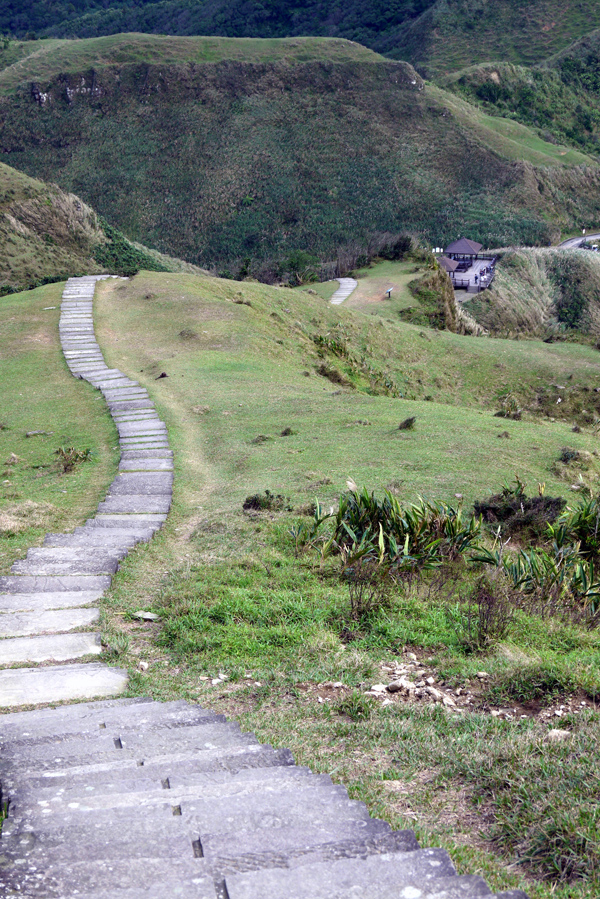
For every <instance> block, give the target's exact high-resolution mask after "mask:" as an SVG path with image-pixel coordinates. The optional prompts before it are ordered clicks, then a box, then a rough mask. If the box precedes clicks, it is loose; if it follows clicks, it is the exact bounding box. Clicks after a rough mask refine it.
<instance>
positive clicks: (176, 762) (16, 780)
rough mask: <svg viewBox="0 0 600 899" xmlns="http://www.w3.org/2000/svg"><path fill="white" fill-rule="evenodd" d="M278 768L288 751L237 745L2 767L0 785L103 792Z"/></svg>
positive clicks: (289, 761) (286, 759)
mask: <svg viewBox="0 0 600 899" xmlns="http://www.w3.org/2000/svg"><path fill="white" fill-rule="evenodd" d="M278 765H293V758H292V756H291V753H290V751H289V750H288V749H277V750H275V749H273V748H272V747H271V746H264V745H262V746H261V745H260V744H258V743H257V744H254V745H251V746H248V745H247V744H244V743H243V742H241V743H240V744H239V745H238V746H227V747H226V748H223V747H219V746H216V747H214V748H213V749H205V750H203V751H202V752H201V753H194V752H177V753H172V752H171V753H167V754H165V755H162V756H154V757H152V758H148V757H144V756H142V757H141V758H137V759H135V758H124V757H123V756H122V755H121V756H120V757H118V756H115V758H114V759H113V760H111V761H105V762H94V763H93V764H85V763H84V764H83V765H79V766H78V765H75V766H73V765H66V766H65V767H64V768H61V767H60V766H59V763H57V766H56V767H54V768H52V770H51V771H45V770H39V771H38V770H36V769H35V768H34V767H33V768H30V769H28V770H27V771H25V772H24V771H23V769H20V768H19V767H18V766H15V768H14V773H12V772H11V770H9V768H8V767H6V768H5V769H4V770H3V772H2V783H3V784H4V785H5V786H6V788H7V789H9V790H17V789H18V788H19V786H20V784H22V783H23V781H24V777H25V775H26V779H27V785H28V788H30V789H31V790H34V789H38V788H39V789H45V788H46V787H47V786H48V783H50V782H51V783H52V784H59V785H61V786H62V787H66V786H69V788H75V787H76V786H77V785H79V786H81V787H82V788H83V787H86V786H89V787H92V786H98V787H99V788H100V789H104V787H105V785H106V783H107V782H110V781H111V780H115V781H118V782H120V783H122V784H125V783H130V784H132V785H135V784H137V783H141V782H146V781H151V782H152V783H154V782H155V781H156V779H157V778H158V779H160V780H161V781H162V780H166V779H167V778H169V777H170V776H172V774H173V772H174V771H175V770H177V771H178V772H179V773H182V772H185V771H189V772H193V773H210V772H217V771H230V772H231V773H232V774H234V773H236V772H237V771H242V770H245V769H247V768H268V767H276V766H278Z"/></svg>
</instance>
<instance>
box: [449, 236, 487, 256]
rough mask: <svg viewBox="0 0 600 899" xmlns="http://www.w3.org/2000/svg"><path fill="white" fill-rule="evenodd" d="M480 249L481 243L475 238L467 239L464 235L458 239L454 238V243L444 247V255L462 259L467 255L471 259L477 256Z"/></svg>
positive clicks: (481, 247)
mask: <svg viewBox="0 0 600 899" xmlns="http://www.w3.org/2000/svg"><path fill="white" fill-rule="evenodd" d="M482 249H483V244H480V243H477V241H475V240H469V239H468V238H466V237H461V238H460V239H459V240H455V241H454V243H451V244H450V246H449V247H446V256H448V257H449V258H450V259H456V257H457V256H458V257H459V258H461V259H464V258H465V257H466V256H469V257H470V258H471V259H472V258H473V257H474V256H477V254H478V253H480V252H481V250H482Z"/></svg>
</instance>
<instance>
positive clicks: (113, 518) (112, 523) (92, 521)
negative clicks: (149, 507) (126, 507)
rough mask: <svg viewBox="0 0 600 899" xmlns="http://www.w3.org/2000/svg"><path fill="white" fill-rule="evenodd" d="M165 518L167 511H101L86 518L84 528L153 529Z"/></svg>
mask: <svg viewBox="0 0 600 899" xmlns="http://www.w3.org/2000/svg"><path fill="white" fill-rule="evenodd" d="M166 520H167V513H166V512H163V513H161V514H160V515H157V514H156V513H144V512H134V513H131V514H128V513H125V512H116V513H114V514H112V515H110V514H107V513H101V514H99V515H96V517H95V518H88V520H87V521H86V523H85V525H84V527H85V528H131V529H132V530H134V531H138V530H140V529H141V528H150V529H152V530H153V531H157V530H159V529H160V528H161V527H162V526H163V523H164V522H165V521H166Z"/></svg>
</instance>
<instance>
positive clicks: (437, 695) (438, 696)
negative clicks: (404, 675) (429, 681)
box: [425, 687, 444, 702]
mask: <svg viewBox="0 0 600 899" xmlns="http://www.w3.org/2000/svg"><path fill="white" fill-rule="evenodd" d="M425 689H426V691H427V693H429V695H430V696H431V698H432V699H433V700H434V702H442V700H443V698H444V694H443V693H442V692H441V691H440V690H436V689H435V687H426V688H425Z"/></svg>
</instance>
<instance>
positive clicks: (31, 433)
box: [25, 431, 54, 437]
mask: <svg viewBox="0 0 600 899" xmlns="http://www.w3.org/2000/svg"><path fill="white" fill-rule="evenodd" d="M53 433H54V431H27V433H26V434H25V436H26V437H41V436H44V437H51V436H52V434H53Z"/></svg>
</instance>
